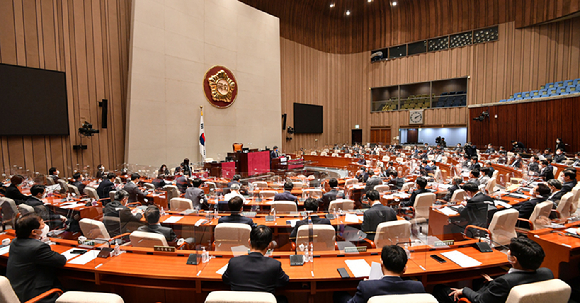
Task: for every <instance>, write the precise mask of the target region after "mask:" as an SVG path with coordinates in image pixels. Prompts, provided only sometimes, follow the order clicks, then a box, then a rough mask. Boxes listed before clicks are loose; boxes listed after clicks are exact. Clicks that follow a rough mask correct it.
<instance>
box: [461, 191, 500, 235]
mask: <svg viewBox="0 0 580 303" xmlns="http://www.w3.org/2000/svg"><path fill="white" fill-rule="evenodd" d="M485 201H491V202H493V199H492V198H491V197H489V196H487V195H484V194H482V193H481V192H478V193H477V194H476V195H475V196H473V198H471V199H469V200H467V204H466V205H465V208H463V209H462V210H461V211H460V212H459V218H460V219H463V220H466V221H467V225H476V226H479V227H484V228H487V203H484V202H485Z"/></svg>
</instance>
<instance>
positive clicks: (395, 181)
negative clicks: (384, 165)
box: [389, 177, 405, 190]
mask: <svg viewBox="0 0 580 303" xmlns="http://www.w3.org/2000/svg"><path fill="white" fill-rule="evenodd" d="M391 184H392V185H395V187H396V188H397V189H398V190H400V189H401V188H403V185H404V184H405V179H403V178H399V177H397V178H394V179H392V180H390V181H389V185H391Z"/></svg>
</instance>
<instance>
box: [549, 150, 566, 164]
mask: <svg viewBox="0 0 580 303" xmlns="http://www.w3.org/2000/svg"><path fill="white" fill-rule="evenodd" d="M564 161H566V155H564V152H562V150H561V149H558V150H556V155H555V156H554V160H553V161H552V162H553V163H558V164H562V162H564Z"/></svg>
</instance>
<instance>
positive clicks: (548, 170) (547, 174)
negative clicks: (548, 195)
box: [540, 165, 554, 181]
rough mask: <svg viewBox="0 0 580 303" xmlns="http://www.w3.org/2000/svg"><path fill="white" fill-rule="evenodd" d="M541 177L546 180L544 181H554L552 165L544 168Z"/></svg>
mask: <svg viewBox="0 0 580 303" xmlns="http://www.w3.org/2000/svg"><path fill="white" fill-rule="evenodd" d="M540 177H542V178H544V181H548V180H552V179H554V168H553V167H552V166H551V165H548V166H546V167H544V168H542V171H541V172H540Z"/></svg>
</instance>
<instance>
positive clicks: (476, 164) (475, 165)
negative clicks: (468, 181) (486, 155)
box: [469, 156, 481, 170]
mask: <svg viewBox="0 0 580 303" xmlns="http://www.w3.org/2000/svg"><path fill="white" fill-rule="evenodd" d="M477 160H479V158H478V157H477V156H473V157H471V166H470V167H469V170H476V169H477V170H481V164H479V162H477Z"/></svg>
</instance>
